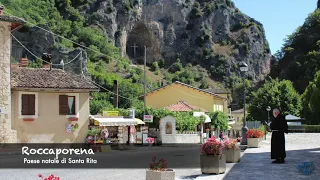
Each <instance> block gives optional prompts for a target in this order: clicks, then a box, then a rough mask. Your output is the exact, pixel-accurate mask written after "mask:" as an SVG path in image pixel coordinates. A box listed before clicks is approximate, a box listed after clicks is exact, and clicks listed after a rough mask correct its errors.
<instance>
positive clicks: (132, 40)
mask: <svg viewBox="0 0 320 180" xmlns="http://www.w3.org/2000/svg"><path fill="white" fill-rule="evenodd" d="M144 46H146V47H147V62H148V63H152V62H153V61H155V60H158V59H159V58H160V50H159V44H158V41H157V39H156V38H155V36H154V35H153V34H152V33H151V32H150V30H149V29H148V27H147V26H146V25H145V24H144V23H141V22H140V23H138V24H136V25H135V26H134V27H133V29H132V30H131V32H130V33H129V36H128V40H127V43H126V52H127V55H128V56H129V58H130V59H131V60H135V61H137V62H139V63H143V61H144Z"/></svg>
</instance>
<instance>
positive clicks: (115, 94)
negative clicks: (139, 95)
mask: <svg viewBox="0 0 320 180" xmlns="http://www.w3.org/2000/svg"><path fill="white" fill-rule="evenodd" d="M0 23H1V24H2V25H3V26H4V24H3V23H2V22H1V21H0ZM4 27H5V26H4ZM5 28H6V27H5ZM6 30H7V31H8V32H9V33H10V35H11V36H12V37H13V38H14V39H15V40H16V41H17V42H18V43H19V44H20V45H21V46H22V47H23V48H24V49H25V50H27V51H28V52H29V53H30V54H31V55H33V56H34V57H35V58H37V59H40V60H41V61H43V62H46V63H48V64H51V65H60V64H52V63H49V62H47V61H45V60H43V59H42V58H39V57H38V56H36V55H35V54H33V53H32V52H31V51H30V50H29V49H28V48H27V47H25V46H24V45H23V44H22V43H21V42H20V41H19V40H18V39H17V38H16V37H15V36H14V35H13V34H12V33H11V32H10V31H9V30H8V29H7V28H6ZM81 53H82V52H80V53H79V54H78V55H77V56H76V57H75V58H74V59H73V60H71V61H69V62H68V63H66V64H65V65H67V64H70V63H71V62H72V61H74V60H75V59H76V58H77V57H78V56H79V55H80V54H81ZM82 73H83V72H82ZM82 75H83V74H81V75H80V76H82ZM82 77H84V79H86V80H87V81H90V82H91V83H93V84H94V85H96V86H98V87H100V88H102V89H104V90H106V91H108V92H110V93H112V94H115V95H117V96H119V97H122V98H124V99H127V100H130V101H133V99H130V98H127V97H124V96H121V95H119V94H116V93H114V92H112V91H110V90H108V89H106V88H104V87H103V86H101V85H99V84H97V83H96V82H94V81H92V80H90V79H87V78H86V77H85V76H82Z"/></svg>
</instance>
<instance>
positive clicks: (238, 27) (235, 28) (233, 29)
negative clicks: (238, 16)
mask: <svg viewBox="0 0 320 180" xmlns="http://www.w3.org/2000/svg"><path fill="white" fill-rule="evenodd" d="M245 27H247V25H246V24H244V23H243V22H239V23H238V24H235V25H233V26H232V27H231V31H232V32H235V31H238V30H240V29H242V28H245Z"/></svg>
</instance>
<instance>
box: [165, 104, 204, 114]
mask: <svg viewBox="0 0 320 180" xmlns="http://www.w3.org/2000/svg"><path fill="white" fill-rule="evenodd" d="M165 109H168V110H169V111H174V112H177V111H180V112H188V111H198V110H200V111H202V112H208V111H207V110H205V109H203V108H200V107H197V106H193V105H190V104H188V103H186V102H184V101H179V102H178V103H176V104H172V105H170V106H167V107H165Z"/></svg>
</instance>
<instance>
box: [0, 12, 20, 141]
mask: <svg viewBox="0 0 320 180" xmlns="http://www.w3.org/2000/svg"><path fill="white" fill-rule="evenodd" d="M23 24H24V20H22V19H19V18H16V17H11V16H6V15H4V7H3V6H0V67H1V68H0V77H1V81H0V110H1V112H0V143H16V142H17V132H16V131H14V130H13V129H12V122H11V81H10V72H11V69H10V55H11V32H13V31H15V30H17V29H19V28H20V27H21V25H23Z"/></svg>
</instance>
